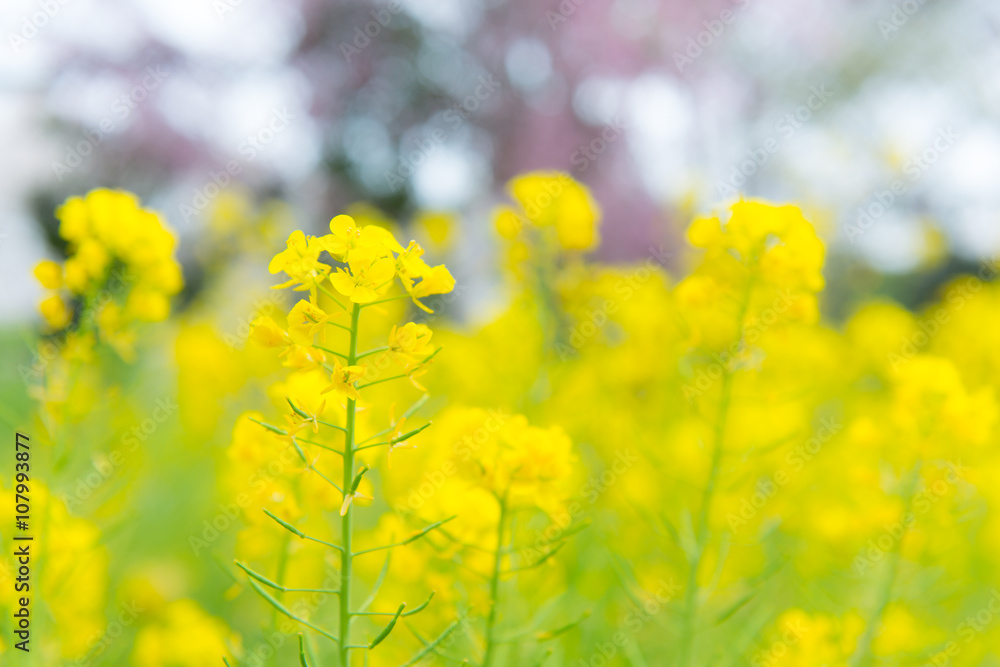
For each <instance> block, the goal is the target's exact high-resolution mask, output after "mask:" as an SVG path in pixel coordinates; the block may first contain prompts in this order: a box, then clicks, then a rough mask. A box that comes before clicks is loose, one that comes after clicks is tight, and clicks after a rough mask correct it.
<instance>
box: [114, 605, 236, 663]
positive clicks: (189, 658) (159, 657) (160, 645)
mask: <svg viewBox="0 0 1000 667" xmlns="http://www.w3.org/2000/svg"><path fill="white" fill-rule="evenodd" d="M235 643H236V642H235V638H234V637H233V636H232V632H231V631H230V630H229V628H228V627H226V624H225V623H224V622H223V621H221V620H220V619H218V618H214V617H212V616H209V615H208V614H206V613H205V611H204V610H202V608H201V607H200V606H198V604H197V603H196V602H195V601H194V600H187V599H182V600H177V601H175V602H171V603H170V604H168V605H167V606H166V607H165V608H164V609H163V610H162V612H161V617H160V618H158V619H156V620H155V621H154V622H152V623H149V624H147V625H145V626H143V627H142V628H141V629H140V630H139V633H138V635H137V636H136V639H135V647H134V648H133V650H132V664H133V665H136V667H168V666H170V667H173V666H174V665H177V666H178V667H202V666H204V667H208V665H216V664H219V663H220V662H221V661H222V656H224V655H228V654H230V653H231V652H232V648H231V646H233V645H234V644H235Z"/></svg>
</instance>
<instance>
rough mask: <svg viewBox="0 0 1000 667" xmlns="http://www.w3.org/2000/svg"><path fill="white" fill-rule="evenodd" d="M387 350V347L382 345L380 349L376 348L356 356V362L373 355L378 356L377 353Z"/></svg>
mask: <svg viewBox="0 0 1000 667" xmlns="http://www.w3.org/2000/svg"><path fill="white" fill-rule="evenodd" d="M388 350H389V346H388V345H383V346H382V347H376V348H375V349H374V350H368V351H367V352H362V353H361V354H359V355H358V360H361V359H364V358H365V357H370V356H371V355H373V354H378V353H379V352H387V351H388Z"/></svg>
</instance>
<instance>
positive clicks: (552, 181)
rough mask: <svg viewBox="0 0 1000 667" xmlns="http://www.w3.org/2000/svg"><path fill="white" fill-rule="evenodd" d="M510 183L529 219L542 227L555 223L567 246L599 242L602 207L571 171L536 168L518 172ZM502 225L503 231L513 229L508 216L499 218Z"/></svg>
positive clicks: (574, 247) (583, 247) (583, 246)
mask: <svg viewBox="0 0 1000 667" xmlns="http://www.w3.org/2000/svg"><path fill="white" fill-rule="evenodd" d="M507 187H508V189H509V190H510V193H511V196H512V197H513V198H514V199H515V200H517V202H518V203H519V204H521V207H522V208H523V209H524V213H525V216H526V217H527V218H528V220H530V221H531V222H532V223H533V224H535V225H537V226H539V227H549V226H555V228H556V237H557V240H558V242H559V245H561V246H562V247H563V248H565V249H567V250H589V249H591V248H593V247H594V246H596V245H597V243H598V241H599V239H598V234H597V227H598V225H599V224H600V221H601V211H600V208H599V207H598V206H597V203H596V202H595V201H594V199H593V197H592V196H591V194H590V190H589V189H588V188H587V187H586V186H585V185H583V184H581V183H579V182H577V181H576V180H574V179H573V177H572V176H570V175H569V174H566V173H563V172H532V173H529V174H524V175H522V176H518V177H517V178H515V179H513V180H512V181H511V182H510V183H509V184H508V186H507ZM501 215H504V214H503V213H502V214H501ZM498 229H501V234H503V233H504V231H508V232H509V231H510V230H512V229H513V227H512V225H511V223H510V221H509V218H508V217H505V219H504V221H503V223H502V224H501V221H500V220H498Z"/></svg>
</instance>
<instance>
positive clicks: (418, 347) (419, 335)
mask: <svg viewBox="0 0 1000 667" xmlns="http://www.w3.org/2000/svg"><path fill="white" fill-rule="evenodd" d="M433 335H434V334H433V332H432V331H431V330H430V327H428V326H427V325H426V324H416V323H414V322H409V323H407V324H405V325H403V326H402V327H397V326H393V327H392V330H391V331H390V332H389V354H391V355H392V356H393V357H394V358H395V359H396V361H398V362H399V363H400V364H401V365H402V366H404V367H407V368H408V367H410V366H412V365H413V364H416V363H419V362H421V361H423V360H424V359H425V358H427V356H428V355H429V354H431V353H432V352H433V351H434V349H433V348H432V347H431V336H433Z"/></svg>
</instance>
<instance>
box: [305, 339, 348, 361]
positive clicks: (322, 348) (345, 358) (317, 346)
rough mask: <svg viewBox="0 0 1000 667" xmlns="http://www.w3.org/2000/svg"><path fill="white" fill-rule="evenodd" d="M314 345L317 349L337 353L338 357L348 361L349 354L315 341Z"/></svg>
mask: <svg viewBox="0 0 1000 667" xmlns="http://www.w3.org/2000/svg"><path fill="white" fill-rule="evenodd" d="M313 347H315V348H316V349H317V350H323V351H324V352H329V353H330V354H335V355H337V356H338V357H340V358H341V359H343V360H345V361H347V355H346V354H341V353H340V352H337V351H336V350H331V349H330V348H328V347H323V346H322V345H316V344H315V343H314V344H313Z"/></svg>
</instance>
